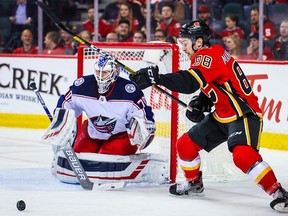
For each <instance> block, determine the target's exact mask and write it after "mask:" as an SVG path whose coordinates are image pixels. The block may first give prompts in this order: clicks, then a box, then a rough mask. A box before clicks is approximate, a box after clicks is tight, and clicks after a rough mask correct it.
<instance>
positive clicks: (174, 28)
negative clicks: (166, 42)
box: [159, 2, 181, 40]
mask: <svg viewBox="0 0 288 216" xmlns="http://www.w3.org/2000/svg"><path fill="white" fill-rule="evenodd" d="M173 16H174V6H173V4H172V3H170V2H164V3H163V5H162V10H161V17H162V22H160V25H159V29H162V30H164V31H165V32H166V34H167V35H169V36H171V37H173V38H174V40H176V39H177V38H178V37H179V32H180V29H181V24H180V23H179V22H178V21H177V20H175V19H174V18H173Z"/></svg>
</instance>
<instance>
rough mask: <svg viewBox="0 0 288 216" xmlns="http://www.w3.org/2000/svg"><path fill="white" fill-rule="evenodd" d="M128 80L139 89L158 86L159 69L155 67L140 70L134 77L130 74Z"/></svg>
mask: <svg viewBox="0 0 288 216" xmlns="http://www.w3.org/2000/svg"><path fill="white" fill-rule="evenodd" d="M129 79H130V80H131V81H133V82H135V83H136V84H137V85H138V87H139V88H140V89H145V88H147V87H149V86H151V85H157V84H159V81H160V78H159V68H158V66H157V65H155V66H149V67H146V68H142V69H140V70H138V71H137V72H136V74H135V75H132V74H130V75H129Z"/></svg>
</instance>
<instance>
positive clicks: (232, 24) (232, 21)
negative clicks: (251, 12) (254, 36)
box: [221, 14, 244, 43]
mask: <svg viewBox="0 0 288 216" xmlns="http://www.w3.org/2000/svg"><path fill="white" fill-rule="evenodd" d="M238 22H239V19H238V17H237V16H236V15H235V14H228V15H227V16H226V17H225V25H226V28H225V29H224V30H223V31H222V33H221V37H222V41H223V42H224V43H225V40H226V37H227V36H229V35H238V37H239V38H240V39H244V31H243V30H242V29H241V28H240V27H239V26H238Z"/></svg>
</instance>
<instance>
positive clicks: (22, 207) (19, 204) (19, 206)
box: [17, 200, 26, 211]
mask: <svg viewBox="0 0 288 216" xmlns="http://www.w3.org/2000/svg"><path fill="white" fill-rule="evenodd" d="M25 208H26V204H25V202H24V201H23V200H19V201H18V202H17V209H18V210H19V211H23V210H25Z"/></svg>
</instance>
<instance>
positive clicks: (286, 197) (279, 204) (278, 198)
mask: <svg viewBox="0 0 288 216" xmlns="http://www.w3.org/2000/svg"><path fill="white" fill-rule="evenodd" d="M273 198H274V200H273V201H272V202H271V203H270V206H271V208H272V209H274V210H275V211H278V212H286V213H287V212H288V192H287V191H286V190H284V189H283V188H282V187H280V188H279V189H278V190H277V191H276V192H275V194H274V195H273Z"/></svg>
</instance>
